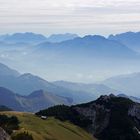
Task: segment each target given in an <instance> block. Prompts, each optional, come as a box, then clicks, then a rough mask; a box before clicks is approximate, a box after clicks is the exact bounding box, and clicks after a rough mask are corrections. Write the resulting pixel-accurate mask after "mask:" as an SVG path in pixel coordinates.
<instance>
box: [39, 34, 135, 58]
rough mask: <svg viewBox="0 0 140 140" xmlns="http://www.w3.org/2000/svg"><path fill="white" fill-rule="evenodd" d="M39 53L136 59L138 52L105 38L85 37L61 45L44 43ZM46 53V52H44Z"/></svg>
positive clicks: (40, 46) (40, 45)
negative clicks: (48, 52) (49, 52)
mask: <svg viewBox="0 0 140 140" xmlns="http://www.w3.org/2000/svg"><path fill="white" fill-rule="evenodd" d="M38 51H46V52H47V51H51V52H53V51H54V53H55V54H56V55H57V54H59V55H60V57H61V56H65V57H66V55H68V57H69V56H72V57H74V58H75V57H80V56H81V57H83V59H87V57H88V58H89V59H93V58H94V57H98V58H99V57H102V58H105V57H112V58H114V57H117V58H118V57H123V58H125V57H129V58H130V57H134V56H136V52H134V51H132V50H131V49H129V48H128V47H126V46H125V45H123V44H121V43H118V42H116V41H111V40H108V39H106V38H104V37H103V36H97V35H95V36H90V35H89V36H85V37H83V38H80V37H78V38H75V39H73V40H68V41H64V42H60V43H48V42H47V43H42V44H39V45H38ZM44 53H45V52H44Z"/></svg>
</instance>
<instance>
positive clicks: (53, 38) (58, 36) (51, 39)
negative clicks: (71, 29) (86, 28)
mask: <svg viewBox="0 0 140 140" xmlns="http://www.w3.org/2000/svg"><path fill="white" fill-rule="evenodd" d="M77 37H78V35H77V34H70V33H66V34H53V35H51V36H50V37H48V38H47V41H48V42H62V41H66V40H72V39H74V38H77Z"/></svg>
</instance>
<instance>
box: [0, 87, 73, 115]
mask: <svg viewBox="0 0 140 140" xmlns="http://www.w3.org/2000/svg"><path fill="white" fill-rule="evenodd" d="M71 103H72V99H71V98H66V97H61V96H57V95H54V94H52V93H48V92H45V91H43V90H38V91H34V92H33V93H31V94H30V95H28V96H21V95H19V94H15V93H14V92H12V91H10V90H8V89H6V88H3V87H0V104H1V105H4V106H7V107H8V108H11V109H12V110H15V111H26V112H36V111H38V110H40V109H43V108H48V107H50V106H54V105H58V104H67V105H70V104H71Z"/></svg>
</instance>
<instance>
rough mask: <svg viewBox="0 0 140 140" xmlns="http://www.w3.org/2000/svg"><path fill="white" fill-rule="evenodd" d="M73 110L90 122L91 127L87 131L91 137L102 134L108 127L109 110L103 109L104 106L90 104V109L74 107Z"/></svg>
mask: <svg viewBox="0 0 140 140" xmlns="http://www.w3.org/2000/svg"><path fill="white" fill-rule="evenodd" d="M75 109H76V110H77V111H78V112H79V113H80V114H82V115H84V116H86V117H88V118H89V119H90V120H91V121H92V124H91V126H89V127H88V128H87V129H88V131H89V132H91V133H92V134H93V135H94V134H98V133H100V132H102V131H103V130H104V129H105V128H106V127H107V126H108V123H109V118H110V110H109V109H105V108H104V106H102V105H96V104H91V105H90V107H87V108H84V107H82V108H80V107H76V108H75Z"/></svg>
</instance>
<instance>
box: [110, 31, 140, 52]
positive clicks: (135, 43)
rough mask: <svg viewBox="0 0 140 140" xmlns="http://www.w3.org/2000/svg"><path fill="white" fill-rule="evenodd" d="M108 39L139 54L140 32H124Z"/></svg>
mask: <svg viewBox="0 0 140 140" xmlns="http://www.w3.org/2000/svg"><path fill="white" fill-rule="evenodd" d="M108 39H110V40H115V41H118V42H120V43H122V44H124V45H125V46H127V47H129V48H131V49H132V50H135V51H138V52H140V32H126V33H121V34H117V35H110V36H109V37H108Z"/></svg>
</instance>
